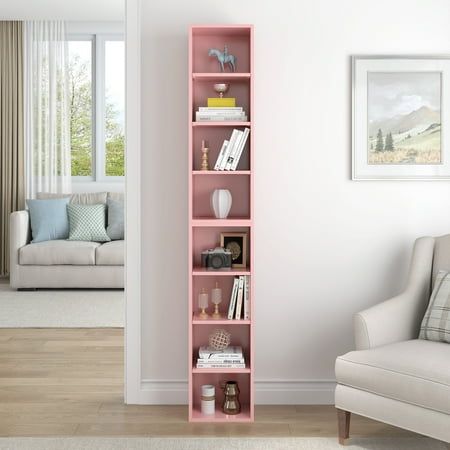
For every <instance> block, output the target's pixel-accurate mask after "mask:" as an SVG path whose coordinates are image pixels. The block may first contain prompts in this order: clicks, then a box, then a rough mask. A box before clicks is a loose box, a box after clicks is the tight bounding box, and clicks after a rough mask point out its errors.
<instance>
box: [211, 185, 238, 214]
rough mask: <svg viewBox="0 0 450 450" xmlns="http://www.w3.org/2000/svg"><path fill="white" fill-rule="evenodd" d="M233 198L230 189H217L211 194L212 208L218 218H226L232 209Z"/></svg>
mask: <svg viewBox="0 0 450 450" xmlns="http://www.w3.org/2000/svg"><path fill="white" fill-rule="evenodd" d="M232 202H233V198H232V197H231V192H230V191H229V190H228V189H216V190H215V191H214V192H213V193H212V194H211V208H212V210H213V211H214V215H215V216H216V219H226V218H227V217H228V213H229V212H230V209H231V204H232Z"/></svg>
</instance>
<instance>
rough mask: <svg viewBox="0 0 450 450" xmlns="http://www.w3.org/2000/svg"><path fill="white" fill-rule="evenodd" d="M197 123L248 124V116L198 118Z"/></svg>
mask: <svg viewBox="0 0 450 450" xmlns="http://www.w3.org/2000/svg"><path fill="white" fill-rule="evenodd" d="M196 121H197V122H226V121H229V122H247V116H224V115H220V116H204V117H203V116H197V117H196Z"/></svg>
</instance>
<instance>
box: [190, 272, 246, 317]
mask: <svg viewBox="0 0 450 450" xmlns="http://www.w3.org/2000/svg"><path fill="white" fill-rule="evenodd" d="M233 281H234V276H233V275H229V276H227V277H224V276H199V277H195V279H194V280H193V282H192V311H193V312H194V316H193V319H194V320H195V321H196V323H195V325H206V324H209V322H213V323H212V324H213V325H214V319H213V318H212V317H211V314H212V313H213V312H214V304H213V303H212V302H211V289H213V288H214V287H215V286H216V283H218V285H219V287H220V288H221V289H222V302H221V303H220V304H219V311H220V313H221V315H222V319H221V320H219V321H221V322H225V323H224V324H225V325H227V324H229V325H239V324H241V325H248V324H249V321H247V320H243V319H239V320H228V318H227V316H228V307H229V305H230V297H231V291H232V288H233ZM249 281H251V280H249ZM203 288H205V289H206V291H207V292H208V293H209V294H210V296H209V307H208V310H207V312H208V314H209V315H210V317H209V319H207V320H204V319H200V318H199V317H198V313H199V308H198V294H200V292H201V290H202V289H203ZM250 289H251V288H250ZM250 299H251V291H250ZM250 302H251V300H250ZM250 308H251V303H250ZM250 311H251V309H250ZM242 315H243V314H241V317H242ZM250 317H251V316H250Z"/></svg>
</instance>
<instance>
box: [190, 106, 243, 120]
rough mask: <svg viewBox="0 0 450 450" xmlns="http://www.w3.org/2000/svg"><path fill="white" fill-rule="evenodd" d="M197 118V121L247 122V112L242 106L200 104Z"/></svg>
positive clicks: (196, 114)
mask: <svg viewBox="0 0 450 450" xmlns="http://www.w3.org/2000/svg"><path fill="white" fill-rule="evenodd" d="M195 120H196V121H197V122H207V121H212V122H223V121H226V120H230V121H233V122H247V114H246V113H245V111H244V109H243V108H242V107H241V106H236V107H229V108H224V107H218V108H216V107H212V108H211V107H208V106H200V107H199V108H198V111H196V112H195Z"/></svg>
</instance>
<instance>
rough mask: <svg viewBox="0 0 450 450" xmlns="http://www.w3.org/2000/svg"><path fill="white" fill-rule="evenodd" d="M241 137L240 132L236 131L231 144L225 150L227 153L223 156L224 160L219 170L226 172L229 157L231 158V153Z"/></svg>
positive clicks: (232, 134) (231, 138) (232, 135)
mask: <svg viewBox="0 0 450 450" xmlns="http://www.w3.org/2000/svg"><path fill="white" fill-rule="evenodd" d="M238 136H239V130H236V129H234V130H233V132H232V133H231V137H230V142H229V143H228V145H227V148H226V149H225V153H224V154H223V158H222V160H221V161H220V166H219V169H218V170H224V169H225V166H226V164H227V161H228V157H229V156H230V152H231V151H232V149H233V146H234V143H235V142H236V139H237V137H238Z"/></svg>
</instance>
